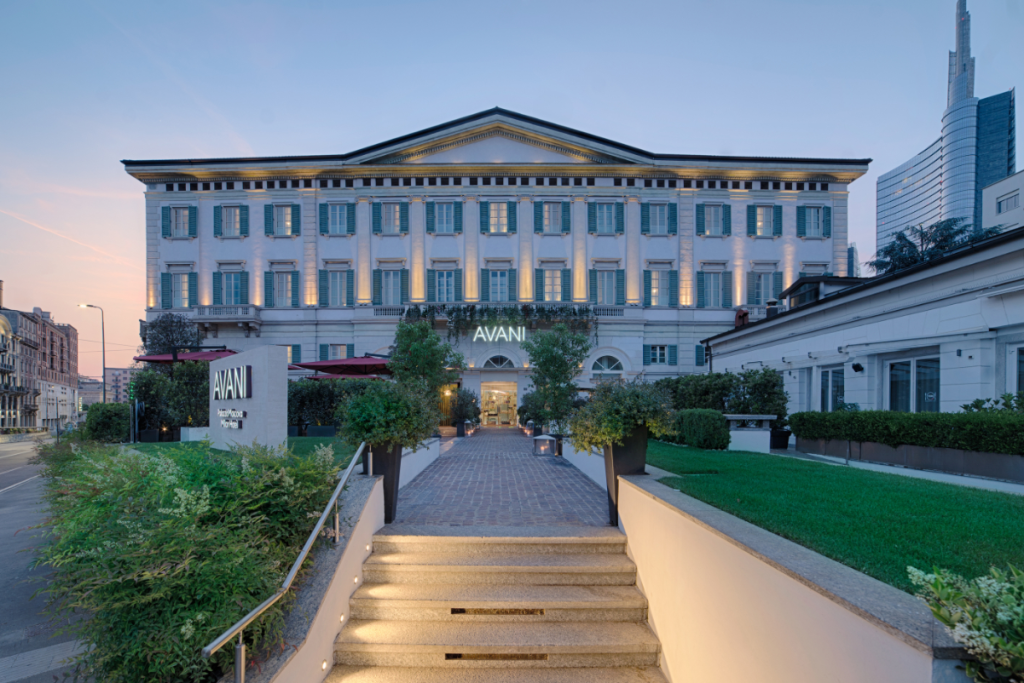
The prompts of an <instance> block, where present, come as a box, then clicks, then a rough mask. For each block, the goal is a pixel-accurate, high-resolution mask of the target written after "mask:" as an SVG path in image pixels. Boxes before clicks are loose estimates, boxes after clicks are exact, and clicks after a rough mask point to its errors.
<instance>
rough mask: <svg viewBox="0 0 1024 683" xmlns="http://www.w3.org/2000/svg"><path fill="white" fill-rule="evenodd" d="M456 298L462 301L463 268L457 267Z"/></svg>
mask: <svg viewBox="0 0 1024 683" xmlns="http://www.w3.org/2000/svg"><path fill="white" fill-rule="evenodd" d="M455 300H456V301H462V268H456V269H455Z"/></svg>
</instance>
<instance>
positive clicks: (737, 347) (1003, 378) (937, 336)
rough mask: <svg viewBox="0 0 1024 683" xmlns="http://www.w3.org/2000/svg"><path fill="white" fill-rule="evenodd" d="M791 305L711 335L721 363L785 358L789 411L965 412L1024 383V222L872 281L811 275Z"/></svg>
mask: <svg viewBox="0 0 1024 683" xmlns="http://www.w3.org/2000/svg"><path fill="white" fill-rule="evenodd" d="M783 297H784V298H785V299H787V300H788V310H785V311H783V312H781V313H779V314H778V315H776V316H774V317H768V318H766V319H764V320H760V321H757V322H754V323H750V324H748V325H745V326H743V327H739V328H736V329H734V330H730V331H728V332H724V333H722V334H718V335H715V336H713V337H711V338H709V339H705V340H704V343H705V344H706V345H707V346H708V347H709V354H710V356H711V366H712V369H713V370H714V371H715V372H723V371H729V372H739V371H741V370H745V369H751V368H762V367H766V368H775V369H777V370H780V371H781V372H782V374H783V377H784V378H785V382H786V390H787V391H788V392H789V411H790V412H791V413H792V412H798V411H803V410H824V411H830V410H835V409H836V408H837V407H838V406H839V404H841V403H856V404H858V405H859V406H860V408H861V409H863V410H900V411H907V412H956V411H958V410H960V406H961V405H963V404H965V403H970V402H971V401H973V400H974V399H977V398H995V397H998V396H1000V395H1002V394H1003V393H1007V392H1009V393H1013V392H1017V391H1024V229H1017V230H1013V231H1010V232H1006V233H1002V234H1000V235H998V236H996V237H993V238H990V239H988V240H985V241H983V242H978V243H976V244H974V245H972V246H967V247H963V248H961V249H958V250H956V251H954V252H951V253H949V254H947V255H946V256H944V257H942V258H939V259H936V260H934V261H931V262H930V263H927V264H922V265H919V266H915V267H913V268H908V269H906V270H904V271H902V272H899V273H895V274H891V275H885V276H881V277H877V278H872V279H870V280H857V279H846V278H817V277H815V278H805V279H802V280H800V281H798V282H797V283H795V284H794V285H793V286H791V287H789V288H788V289H787V290H786V291H785V292H783Z"/></svg>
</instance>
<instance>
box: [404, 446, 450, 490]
mask: <svg viewBox="0 0 1024 683" xmlns="http://www.w3.org/2000/svg"><path fill="white" fill-rule="evenodd" d="M440 455H441V440H440V439H428V440H426V441H424V442H423V443H421V444H420V445H419V446H417V447H416V448H415V449H413V448H405V449H403V450H402V471H401V474H400V476H399V478H398V488H402V487H403V486H405V485H406V484H408V483H409V482H410V481H412V480H413V479H415V478H416V475H418V474H419V473H420V472H422V471H423V470H425V469H426V468H427V466H428V465H430V463H432V462H434V461H435V460H437V458H438V457H439V456H440Z"/></svg>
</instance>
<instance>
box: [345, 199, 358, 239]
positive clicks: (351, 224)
mask: <svg viewBox="0 0 1024 683" xmlns="http://www.w3.org/2000/svg"><path fill="white" fill-rule="evenodd" d="M345 231H346V232H347V233H348V234H350V235H354V234H356V205H355V204H348V205H346V206H345Z"/></svg>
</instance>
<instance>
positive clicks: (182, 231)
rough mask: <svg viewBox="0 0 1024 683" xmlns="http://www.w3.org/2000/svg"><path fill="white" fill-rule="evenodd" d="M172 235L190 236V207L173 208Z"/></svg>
mask: <svg viewBox="0 0 1024 683" xmlns="http://www.w3.org/2000/svg"><path fill="white" fill-rule="evenodd" d="M171 237H188V207H187V206H183V207H179V208H174V209H171Z"/></svg>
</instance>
